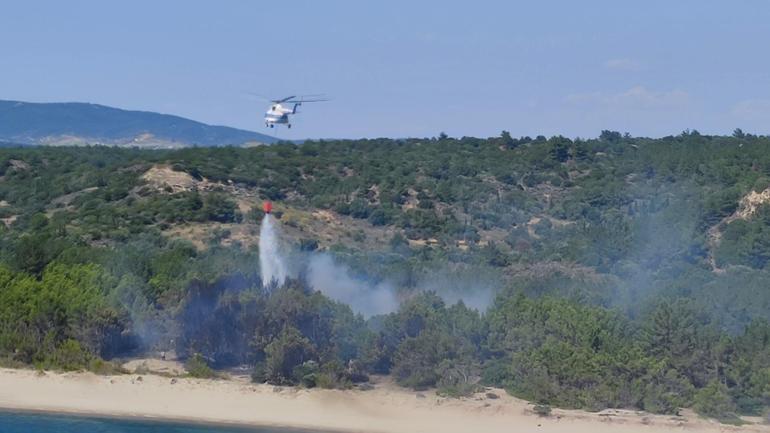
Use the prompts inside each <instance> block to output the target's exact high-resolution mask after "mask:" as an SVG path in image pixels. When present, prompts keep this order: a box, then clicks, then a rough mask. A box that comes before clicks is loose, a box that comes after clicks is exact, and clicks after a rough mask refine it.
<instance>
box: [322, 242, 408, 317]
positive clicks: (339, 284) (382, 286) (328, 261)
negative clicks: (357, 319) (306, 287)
mask: <svg viewBox="0 0 770 433" xmlns="http://www.w3.org/2000/svg"><path fill="white" fill-rule="evenodd" d="M307 280H308V283H309V284H310V286H312V287H313V288H314V289H316V290H318V291H320V292H321V293H323V294H324V295H326V296H328V297H329V298H331V299H334V300H335V301H339V302H343V303H345V304H348V305H349V306H350V308H352V309H353V311H356V312H359V313H361V314H363V315H364V316H375V315H378V314H387V313H390V312H393V311H396V310H397V309H398V299H396V295H395V289H394V287H393V286H391V285H390V284H388V283H378V284H373V283H371V282H369V281H367V280H365V279H361V278H354V277H353V276H351V275H350V272H349V271H348V268H347V267H345V266H343V265H341V264H338V263H335V261H334V260H333V259H332V257H331V256H329V255H328V254H313V255H312V256H310V259H309V261H308V267H307Z"/></svg>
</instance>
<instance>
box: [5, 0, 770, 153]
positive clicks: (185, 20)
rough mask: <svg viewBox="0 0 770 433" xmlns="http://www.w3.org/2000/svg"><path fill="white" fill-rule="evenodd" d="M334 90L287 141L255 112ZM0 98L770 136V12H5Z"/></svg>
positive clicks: (693, 3) (78, 7) (496, 126)
mask: <svg viewBox="0 0 770 433" xmlns="http://www.w3.org/2000/svg"><path fill="white" fill-rule="evenodd" d="M247 92H256V93H260V94H265V95H269V96H275V97H280V96H284V95H290V94H294V93H328V94H329V95H331V96H333V98H334V101H332V102H327V103H323V104H316V105H314V106H307V107H305V108H304V113H303V114H301V115H300V116H298V117H297V119H296V121H295V127H294V128H293V129H291V130H290V131H286V130H285V129H281V130H280V131H275V130H267V131H266V130H265V128H264V124H263V122H262V115H263V112H264V109H265V108H266V107H265V106H264V103H262V102H260V101H258V100H255V99H253V98H249V97H248V96H247ZM0 99H15V100H25V101H84V102H94V103H100V104H105V105H111V106H116V107H120V108H129V109H141V110H150V111H159V112H164V113H171V114H178V115H181V116H185V117H189V118H192V119H195V120H200V121H203V122H207V123H213V124H223V125H229V126H236V127H240V128H246V129H252V130H256V131H261V132H268V133H273V134H274V135H277V136H280V137H282V138H305V137H313V138H318V137H329V138H332V137H350V138H357V137H382V136H388V137H405V136H418V137H424V136H435V135H437V134H438V133H439V132H441V131H445V132H446V133H447V134H449V135H450V136H463V135H470V136H482V137H485V136H492V135H498V134H499V132H500V131H501V130H503V129H506V130H509V131H511V133H512V134H513V135H515V136H518V135H532V136H534V135H538V134H543V135H553V134H563V135H566V136H569V137H576V136H580V137H594V136H597V135H598V134H599V132H600V130H602V129H614V130H619V131H622V132H626V131H627V132H630V133H631V134H633V135H643V136H662V135H668V134H677V133H679V132H681V131H682V130H684V129H686V128H690V129H698V130H699V131H701V132H704V133H721V134H727V133H730V132H731V131H732V130H733V128H736V127H741V128H743V129H744V131H747V132H754V133H762V134H768V133H770V1H768V0H733V1H727V0H723V1H712V0H665V1H663V0H660V1H659V0H644V1H635V2H631V1H620V0H607V1H590V0H584V1H574V0H564V1H534V0H530V1H526V2H524V1H485V0H476V1H449V0H436V1H419V0H412V1H401V0H395V1H394V0H388V1H377V2H375V1H366V0H351V1H336V0H315V1H311V0H308V1H303V0H290V1H282V0H274V1H235V0H229V1H216V2H215V1H190V0H185V1H182V0H176V1H172V0H164V1H145V0H139V1H137V0H131V1H121V2H118V1H101V0H99V1H97V0H93V1H80V0H68V1H58V0H57V1H54V0H51V1H35V0H30V1H15V2H11V1H4V2H3V3H2V5H0Z"/></svg>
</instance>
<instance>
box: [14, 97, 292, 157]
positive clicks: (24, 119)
mask: <svg viewBox="0 0 770 433" xmlns="http://www.w3.org/2000/svg"><path fill="white" fill-rule="evenodd" d="M0 140H4V141H9V142H15V143H21V144H31V145H39V144H46V145H75V144H81V145H82V144H107V145H119V146H138V147H149V148H177V147H188V146H224V145H242V144H244V143H249V142H259V143H274V142H276V141H277V140H276V139H275V138H274V137H270V136H268V135H264V134H260V133H257V132H252V131H245V130H242V129H236V128H230V127H226V126H211V125H206V124H204V123H200V122H196V121H193V120H189V119H185V118H182V117H178V116H172V115H168V114H159V113H153V112H147V111H129V110H121V109H118V108H112V107H106V106H103V105H97V104H86V103H77V102H72V103H30V102H18V101H0Z"/></svg>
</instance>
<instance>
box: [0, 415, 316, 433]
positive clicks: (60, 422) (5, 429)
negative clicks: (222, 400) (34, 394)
mask: <svg viewBox="0 0 770 433" xmlns="http://www.w3.org/2000/svg"><path fill="white" fill-rule="evenodd" d="M301 432H302V433H307V431H300V430H291V429H275V428H256V427H254V428H246V427H225V426H216V425H203V424H181V423H175V422H164V421H144V420H131V419H116V418H92V417H85V416H69V415H53V414H23V413H13V412H3V411H0V433H301Z"/></svg>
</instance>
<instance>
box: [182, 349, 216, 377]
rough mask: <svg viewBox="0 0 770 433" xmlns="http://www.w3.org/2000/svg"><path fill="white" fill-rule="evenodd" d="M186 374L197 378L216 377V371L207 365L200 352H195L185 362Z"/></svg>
mask: <svg viewBox="0 0 770 433" xmlns="http://www.w3.org/2000/svg"><path fill="white" fill-rule="evenodd" d="M185 368H186V369H187V374H188V375H189V376H190V377H197V378H199V379H211V378H214V377H216V372H214V370H212V369H211V367H209V365H208V363H207V362H206V359H204V358H203V356H202V355H201V354H200V353H196V354H195V355H193V356H192V357H191V358H190V359H188V360H187V363H186V364H185Z"/></svg>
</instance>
